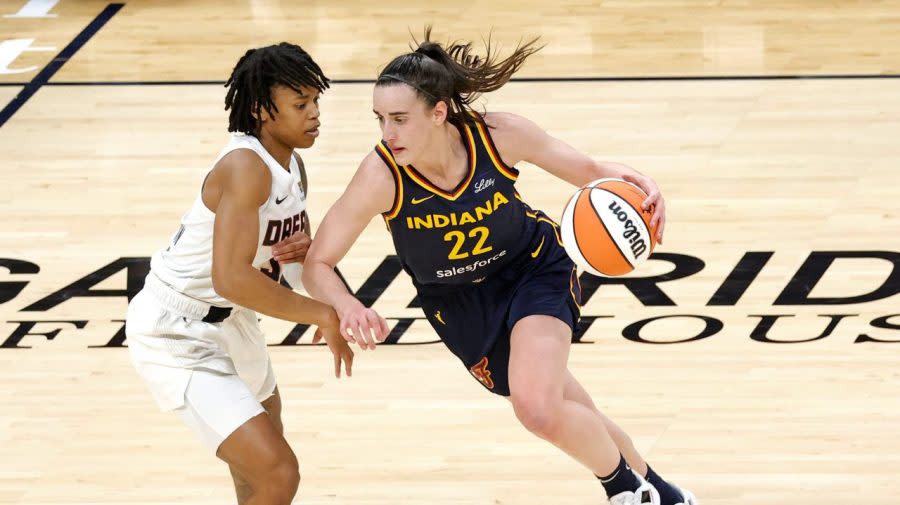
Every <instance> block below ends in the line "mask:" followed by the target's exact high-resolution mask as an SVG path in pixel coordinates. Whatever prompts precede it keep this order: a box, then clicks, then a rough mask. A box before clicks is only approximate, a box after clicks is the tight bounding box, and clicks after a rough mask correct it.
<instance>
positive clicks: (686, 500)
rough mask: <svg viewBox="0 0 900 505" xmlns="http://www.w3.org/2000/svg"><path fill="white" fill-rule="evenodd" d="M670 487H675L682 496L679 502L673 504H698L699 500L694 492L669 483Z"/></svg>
mask: <svg viewBox="0 0 900 505" xmlns="http://www.w3.org/2000/svg"><path fill="white" fill-rule="evenodd" d="M669 484H670V485H671V486H672V487H674V488H675V490H676V491H678V492H679V493H681V497H682V498H683V499H682V500H681V501H680V502H678V503H676V504H675V505H700V502H699V501H697V497H696V496H694V493H692V492H690V491H688V490H687V489H682V488H680V487H678V486H676V485H675V484H672V483H671V482H670V483H669Z"/></svg>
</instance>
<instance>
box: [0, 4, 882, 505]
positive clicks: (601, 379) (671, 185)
mask: <svg viewBox="0 0 900 505" xmlns="http://www.w3.org/2000/svg"><path fill="white" fill-rule="evenodd" d="M421 5H422V4H421V3H419V2H405V1H400V0H394V1H389V2H383V3H379V4H378V5H370V4H369V3H368V2H359V1H347V2H324V1H308V2H288V1H281V2H279V1H275V0H271V1H262V0H256V1H246V2H238V1H235V0H228V1H224V2H223V1H211V0H207V1H191V2H174V1H164V0H159V1H151V0H147V1H131V0H129V1H126V2H124V6H122V7H121V8H112V9H110V8H109V7H108V4H107V3H106V2H102V1H94V0H84V1H77V0H59V1H58V2H54V1H38V0H33V1H32V2H28V1H27V0H15V1H9V0H2V1H0V16H2V17H0V44H2V45H0V108H4V107H5V108H4V109H3V112H2V113H0V119H2V120H3V121H2V123H3V124H2V126H0V215H2V216H3V220H2V224H0V504H16V505H18V504H53V505H62V504H100V503H103V504H112V503H134V504H164V503H196V504H221V503H234V497H233V492H232V490H231V484H230V478H229V477H228V475H227V471H226V468H225V466H224V465H223V464H221V463H220V462H219V461H218V460H216V459H215V458H213V457H211V456H210V455H209V454H207V453H206V451H205V450H204V449H203V448H202V447H201V445H200V444H199V443H198V442H197V441H195V440H194V439H193V438H192V436H191V434H190V433H189V432H188V430H187V429H186V428H185V427H183V426H182V425H181V423H180V421H179V420H178V419H177V418H176V416H174V415H171V414H165V413H160V412H158V411H157V410H156V407H155V405H154V404H153V403H152V400H151V397H150V396H149V394H148V392H147V391H146V390H145V389H144V386H143V384H142V383H140V382H139V380H138V377H137V376H136V374H135V373H134V372H133V370H132V369H131V366H130V364H129V362H128V359H127V351H126V350H125V349H124V348H123V346H124V345H127V343H126V342H124V341H123V335H122V325H123V323H122V321H123V319H124V316H125V308H126V304H127V297H128V294H129V293H131V294H133V293H134V292H135V291H136V290H137V289H139V288H140V283H141V282H142V275H143V273H144V272H146V268H147V267H148V258H149V256H150V255H151V254H152V253H153V251H154V250H156V249H157V248H159V247H160V246H162V245H163V244H164V243H165V242H166V241H167V240H168V237H169V236H170V235H171V233H172V232H173V231H174V230H175V228H176V226H177V222H178V219H179V217H180V216H181V214H182V213H183V212H184V211H185V210H186V209H187V206H188V205H189V203H190V201H191V199H192V198H193V197H194V196H195V194H196V191H197V189H198V184H199V182H200V179H201V177H202V175H203V174H204V172H205V170H206V169H207V168H208V166H209V163H210V162H211V161H212V158H213V157H214V156H215V154H216V153H217V152H218V150H219V149H220V148H221V146H222V145H223V143H224V142H225V139H226V134H225V119H226V116H225V113H224V111H223V110H222V102H223V98H224V93H223V91H224V88H223V87H222V83H223V81H224V79H225V78H226V77H227V75H228V72H229V71H230V69H231V67H232V66H233V64H234V63H235V61H236V59H237V57H238V56H239V55H240V54H242V53H243V51H245V50H246V49H247V48H249V47H254V46H259V45H265V44H269V43H274V42H278V41H280V40H290V41H292V42H296V43H299V44H301V45H303V46H304V47H305V48H306V49H307V50H309V52H310V53H311V54H313V56H314V57H315V58H316V59H317V60H318V61H319V62H320V63H321V64H322V67H323V68H324V70H325V72H326V73H327V74H329V76H331V77H333V78H335V79H337V82H336V83H335V84H334V85H333V87H332V89H330V90H329V91H328V92H327V93H326V94H325V96H324V99H323V102H322V106H323V112H322V122H323V129H322V136H321V137H320V138H319V140H318V142H317V143H316V145H315V146H314V147H313V148H312V149H310V150H308V151H306V152H303V153H301V154H302V156H303V157H304V159H305V160H306V164H307V166H308V168H309V174H310V186H311V195H310V200H309V206H310V216H311V219H312V222H313V226H314V228H315V225H316V224H317V223H318V222H319V221H321V219H322V217H323V216H324V213H325V211H326V210H327V209H328V206H329V205H330V204H331V203H333V202H334V200H335V199H336V198H337V196H338V195H339V194H340V192H341V190H342V188H343V187H344V185H345V184H346V183H347V181H348V180H349V179H350V177H351V175H352V173H353V171H354V169H355V167H356V166H357V164H358V163H359V161H360V160H361V159H362V157H363V156H365V155H366V153H367V152H368V151H369V150H370V149H371V148H372V146H373V145H374V144H375V143H376V142H377V141H378V140H379V131H378V126H377V123H376V121H375V119H374V117H373V114H372V113H371V92H372V85H371V82H370V81H371V79H373V78H374V76H375V75H376V72H377V71H378V69H379V68H380V67H381V66H382V65H384V64H385V63H387V61H389V60H390V59H391V58H392V57H393V56H395V55H396V54H399V53H400V52H402V51H404V50H405V49H406V47H407V42H408V40H409V31H410V30H412V31H413V32H414V33H416V34H418V33H420V32H421V28H422V26H424V25H425V24H427V23H434V24H435V27H436V29H435V33H436V35H437V36H438V38H439V39H446V38H458V39H464V40H468V39H473V40H476V41H478V40H480V36H481V35H484V34H487V33H488V32H490V31H491V29H492V28H493V36H494V38H495V39H496V40H498V41H500V42H502V44H503V47H505V48H506V49H507V50H508V49H510V48H511V47H512V46H514V45H515V43H516V42H517V41H518V40H519V38H520V37H527V36H530V35H540V36H541V37H542V38H543V40H544V41H545V42H546V43H547V46H546V48H545V49H544V50H543V51H542V52H541V53H539V54H538V55H536V56H535V57H534V58H533V59H532V60H530V61H529V62H528V63H527V64H526V66H525V67H524V68H523V70H522V71H521V72H520V74H519V77H520V78H522V79H519V80H517V81H515V82H512V83H510V84H509V85H507V86H506V87H504V88H503V89H502V90H500V91H498V92H496V93H493V94H491V95H488V96H487V97H485V98H484V100H483V103H484V105H485V106H486V107H487V108H488V109H490V110H506V111H511V112H516V113H520V114H523V115H525V116H527V117H529V118H531V119H533V120H534V121H536V122H537V123H538V124H540V125H542V126H543V127H545V128H546V129H547V130H548V131H550V132H551V133H552V134H554V135H556V136H558V137H560V138H562V139H564V140H566V141H567V142H569V143H570V144H572V145H574V146H576V147H577V148H579V149H580V150H583V151H584V152H587V153H589V154H590V155H591V156H593V157H596V158H597V159H604V160H612V161H620V162H624V163H627V164H630V165H632V166H634V167H636V168H638V169H639V170H641V171H643V172H646V173H648V174H650V175H652V176H654V177H655V178H656V180H657V181H658V182H659V184H660V186H661V187H662V189H663V192H664V195H665V196H666V198H667V202H668V207H669V211H668V220H669V224H668V227H667V233H666V237H665V243H664V245H663V246H662V247H661V248H659V249H658V253H657V255H656V256H655V257H654V259H653V260H652V261H649V262H648V263H647V264H645V265H644V266H642V267H641V269H640V270H639V271H637V272H635V273H634V274H633V275H632V276H630V277H629V278H627V279H614V280H599V279H596V278H592V277H590V276H587V275H585V276H583V277H582V281H583V283H584V284H585V286H587V287H588V288H589V289H588V290H587V292H588V294H589V296H590V297H589V299H588V300H587V301H586V303H585V306H584V310H583V315H584V316H585V317H584V318H583V321H582V331H581V332H580V333H579V335H577V339H578V340H579V343H578V344H576V345H573V349H572V353H571V358H570V367H571V369H572V370H573V372H574V373H575V375H576V376H577V377H579V378H580V379H581V381H582V383H584V384H585V386H586V388H587V389H588V390H589V391H590V392H591V393H592V395H593V396H594V399H595V401H596V403H597V404H598V406H600V408H601V409H602V410H603V411H604V412H605V413H607V414H608V415H609V416H610V417H612V418H613V419H615V420H617V421H618V422H619V423H620V424H621V425H622V426H623V427H624V428H625V429H626V430H627V431H628V432H629V433H630V434H631V435H632V437H633V438H634V440H635V442H636V444H637V446H638V448H639V449H640V450H641V452H642V453H643V454H644V455H645V456H646V458H647V460H648V461H649V462H650V463H651V465H653V466H654V468H656V469H657V470H659V471H660V473H662V474H663V475H665V476H667V477H669V478H671V479H672V480H674V481H675V482H677V483H679V484H682V485H684V486H685V487H688V488H690V489H691V490H692V491H694V492H695V493H696V494H697V495H698V497H699V498H700V499H701V502H702V503H703V504H704V505H726V504H727V505H737V504H740V505H770V504H803V505H845V504H848V503H866V504H877V505H894V504H896V503H898V498H897V496H898V495H900V484H898V479H897V477H898V475H900V371H898V370H900V308H898V301H900V297H898V293H900V239H898V230H900V212H898V210H897V203H896V202H897V200H898V198H900V175H898V164H897V160H898V159H900V142H898V139H900V79H898V78H897V75H898V74H900V2H897V1H886V0H884V1H870V2H855V1H828V2H818V1H812V0H808V1H801V0H792V1H788V2H765V1H758V0H746V1H702V0H696V1H693V0H670V1H657V0H646V1H633V2H624V1H598V2H588V1H574V0H564V1H562V2H557V3H555V4H554V6H550V5H545V2H532V1H525V2H515V3H514V2H507V1H505V0H504V1H499V2H480V1H460V2H454V3H452V4H449V3H448V4H442V5H434V6H429V7H427V8H426V7H422V6H421ZM104 13H105V14H104ZM98 16H99V18H98ZM103 16H106V17H105V18H104V17H103ZM98 19H99V21H98ZM101 21H102V23H101ZM98 24H99V25H101V26H99V27H98V26H97V25H98ZM91 26H93V27H94V28H95V29H92V28H90V27H91ZM23 48H24V49H23ZM25 49H27V50H25ZM67 50H68V51H69V52H68V53H67V52H66V51H67ZM61 54H62V55H63V56H60V55H61ZM4 58H5V59H4ZM51 70H52V71H51ZM526 78H528V79H526ZM25 95H27V96H28V97H27V100H24V101H21V100H22V97H23V96H25ZM17 97H18V98H17ZM17 100H19V101H21V103H18V102H17ZM9 104H15V106H14V107H12V106H10V105H9ZM519 168H520V169H521V171H522V176H521V177H520V180H519V181H520V182H519V184H518V186H519V188H520V192H521V193H522V195H523V197H524V198H525V200H526V201H528V202H529V203H530V204H531V205H532V206H533V207H536V208H540V209H543V210H544V211H546V212H547V213H548V214H549V215H551V216H553V217H558V216H559V214H560V213H561V211H562V207H563V205H564V203H565V201H566V199H567V198H568V196H569V194H570V192H571V191H573V189H574V188H571V187H568V186H567V185H566V184H565V183H563V182H562V181H559V180H555V179H553V178H552V177H551V176H549V175H547V174H546V173H544V172H542V171H540V170H539V169H537V168H535V167H532V166H529V165H527V164H523V165H522V166H520V167H519ZM392 253H393V249H392V246H391V241H390V238H389V236H388V234H387V233H386V232H385V230H384V227H383V224H382V223H380V222H373V223H372V224H371V225H370V227H369V229H367V230H366V231H365V233H364V234H363V236H362V237H361V239H360V240H359V242H358V243H357V245H356V246H355V248H354V249H353V250H352V251H351V252H350V254H349V255H348V257H347V258H346V259H345V260H344V261H343V262H342V263H341V265H340V268H341V270H342V272H343V273H344V275H345V276H346V277H347V279H348V282H349V283H350V285H351V286H352V287H353V288H354V289H356V290H361V292H362V295H365V296H366V297H368V299H370V300H373V301H374V307H375V308H376V309H377V310H378V311H379V312H380V313H381V314H383V315H385V316H386V317H389V318H390V321H391V322H392V324H394V325H395V326H394V328H395V333H394V335H393V340H394V341H395V342H396V343H395V344H393V345H384V346H381V347H379V348H378V349H377V350H376V351H374V352H358V353H357V362H356V366H355V373H354V377H353V378H352V379H350V380H346V379H342V380H340V381H338V380H336V379H334V378H333V377H331V375H330V371H329V367H330V359H329V355H328V352H327V351H326V350H325V349H324V348H321V347H313V346H309V345H307V344H308V342H309V340H310V337H311V335H309V334H302V333H300V332H298V331H296V329H295V328H293V327H292V325H290V324H287V323H283V322H279V321H275V320H270V319H264V320H263V325H264V328H265V329H266V330H267V333H268V336H269V341H270V344H271V347H270V351H271V354H272V358H273V361H274V367H275V372H276V375H277V376H278V378H279V387H280V390H281V393H282V397H283V399H284V422H285V426H286V436H287V438H288V441H289V442H290V443H291V445H292V447H293V448H294V450H295V451H296V452H297V454H298V455H299V457H300V462H301V463H300V464H301V473H302V475H303V482H302V484H301V489H300V493H299V495H298V498H297V500H296V503H309V504H321V505H324V504H365V505H388V504H392V505H393V504H398V503H400V504H426V503H427V504H429V505H470V504H471V505H489V504H510V505H512V504H515V505H544V504H558V503H567V504H578V505H588V504H598V503H604V500H603V491H602V488H601V487H600V486H599V484H598V483H597V482H596V480H595V479H593V477H592V476H591V475H590V473H589V472H588V471H586V470H584V469H583V468H581V467H579V466H578V465H577V464H576V463H574V462H572V461H570V460H569V459H568V458H567V457H566V456H564V455H563V454H562V453H560V452H559V451H558V450H556V449H555V448H553V447H551V446H550V445H548V444H546V443H545V442H542V441H540V440H538V439H536V438H534V437H533V436H531V435H530V434H528V433H527V432H525V430H524V429H523V428H521V427H520V426H519V425H518V424H517V422H516V420H515V417H514V415H513V413H512V411H511V409H510V408H509V406H508V404H507V402H505V401H503V400H501V399H499V398H496V397H492V396H490V395H487V394H485V393H484V392H483V390H482V388H481V386H479V385H478V384H477V383H475V382H474V381H473V380H472V379H470V378H469V375H468V373H467V372H466V371H465V370H464V369H463V368H462V367H460V366H459V365H458V364H457V362H456V359H455V358H454V357H453V356H452V355H451V354H450V353H449V352H447V351H446V350H445V349H444V348H443V346H442V345H441V344H440V343H436V342H435V341H436V336H435V334H434V333H433V332H432V331H431V329H430V328H429V327H428V326H427V323H426V322H425V321H424V320H422V318H421V317H422V315H421V312H420V311H419V309H417V308H415V307H410V302H411V301H412V299H413V290H412V286H411V284H410V282H409V280H408V279H407V278H406V277H405V276H404V275H405V274H402V273H401V274H399V275H394V273H395V269H393V265H395V263H394V262H393V259H392V257H391V256H390V255H391V254H392Z"/></svg>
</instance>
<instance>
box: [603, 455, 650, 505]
mask: <svg viewBox="0 0 900 505" xmlns="http://www.w3.org/2000/svg"><path fill="white" fill-rule="evenodd" d="M597 478H598V479H600V483H601V484H603V489H605V490H606V496H607V497H609V498H612V497H613V496H615V495H617V494H619V493H624V492H625V491H636V490H637V488H639V487H640V485H641V483H640V482H639V481H638V480H637V477H635V476H634V472H632V471H631V468H630V467H629V466H628V465H627V464H626V463H625V458H623V457H622V456H619V466H617V467H616V469H615V470H614V471H613V473H611V474H609V475H607V476H606V477H601V476H599V475H597Z"/></svg>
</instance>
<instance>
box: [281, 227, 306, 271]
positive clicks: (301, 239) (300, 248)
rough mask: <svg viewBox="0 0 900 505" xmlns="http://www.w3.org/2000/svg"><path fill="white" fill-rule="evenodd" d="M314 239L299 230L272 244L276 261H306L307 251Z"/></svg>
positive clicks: (283, 262) (282, 262)
mask: <svg viewBox="0 0 900 505" xmlns="http://www.w3.org/2000/svg"><path fill="white" fill-rule="evenodd" d="M310 244H312V240H311V239H310V238H309V235H307V234H306V233H303V232H302V231H298V232H296V233H294V234H293V235H291V236H290V237H287V238H286V239H284V240H282V241H281V242H278V243H276V244H273V245H272V256H273V257H274V258H275V261H277V262H278V263H280V264H282V265H284V264H285V263H300V264H302V263H303V262H304V261H306V252H307V251H309V245H310Z"/></svg>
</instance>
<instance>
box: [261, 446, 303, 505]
mask: <svg viewBox="0 0 900 505" xmlns="http://www.w3.org/2000/svg"><path fill="white" fill-rule="evenodd" d="M263 475H264V482H262V483H261V485H260V487H261V489H260V490H259V491H261V493H260V494H264V495H266V496H267V497H268V499H269V500H270V501H271V502H272V503H278V504H285V505H289V504H290V503H291V501H292V500H293V499H294V495H296V494H297V488H298V487H299V486H300V465H299V464H298V463H297V457H296V456H294V454H293V453H290V457H284V458H281V459H280V460H279V461H278V463H276V464H274V465H272V466H271V467H270V468H268V469H267V470H266V472H264V474H263Z"/></svg>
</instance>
